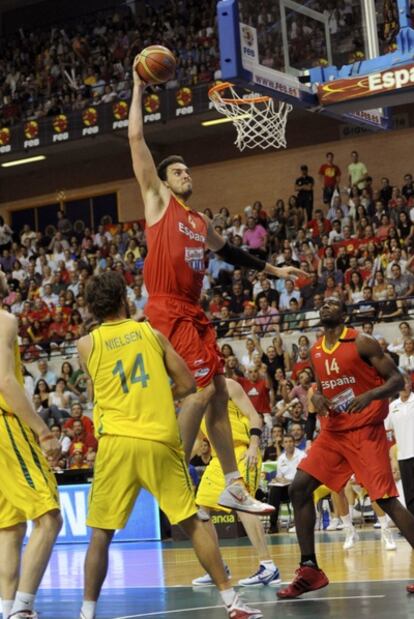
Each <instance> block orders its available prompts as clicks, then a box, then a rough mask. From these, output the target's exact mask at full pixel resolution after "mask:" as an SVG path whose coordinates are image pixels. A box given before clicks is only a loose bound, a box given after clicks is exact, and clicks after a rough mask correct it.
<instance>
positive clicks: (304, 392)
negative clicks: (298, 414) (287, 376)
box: [284, 368, 313, 419]
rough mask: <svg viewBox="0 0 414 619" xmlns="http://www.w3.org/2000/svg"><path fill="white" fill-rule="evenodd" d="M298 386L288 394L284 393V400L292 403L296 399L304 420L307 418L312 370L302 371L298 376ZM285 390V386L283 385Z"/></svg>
mask: <svg viewBox="0 0 414 619" xmlns="http://www.w3.org/2000/svg"><path fill="white" fill-rule="evenodd" d="M298 378H299V381H298V384H297V385H295V386H294V387H293V389H292V390H291V391H290V393H289V394H286V393H284V399H285V400H287V401H288V402H292V401H293V400H295V399H296V398H297V399H298V400H299V402H300V403H301V404H302V407H303V411H304V415H305V417H304V418H305V419H307V417H308V394H309V389H310V387H311V384H312V378H313V375H312V370H311V369H310V368H307V369H304V370H302V371H301V372H299V374H298ZM285 388H286V385H285Z"/></svg>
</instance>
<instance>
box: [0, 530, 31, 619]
mask: <svg viewBox="0 0 414 619" xmlns="http://www.w3.org/2000/svg"><path fill="white" fill-rule="evenodd" d="M25 533H26V523H25V522H24V523H20V524H16V525H15V526H13V527H7V528H5V529H0V548H1V552H2V555H3V557H7V560H4V561H0V597H1V599H2V604H3V617H8V616H9V615H10V613H11V609H12V606H13V601H14V597H15V595H16V591H17V584H18V582H19V573H20V560H21V552H22V545H23V539H24V535H25Z"/></svg>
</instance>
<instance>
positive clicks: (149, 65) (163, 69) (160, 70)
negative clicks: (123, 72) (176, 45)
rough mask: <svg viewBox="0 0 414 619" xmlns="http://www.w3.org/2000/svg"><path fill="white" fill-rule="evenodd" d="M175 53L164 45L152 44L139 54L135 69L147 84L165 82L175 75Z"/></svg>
mask: <svg viewBox="0 0 414 619" xmlns="http://www.w3.org/2000/svg"><path fill="white" fill-rule="evenodd" d="M175 67H176V60H175V56H174V54H173V53H172V52H171V51H170V50H169V49H168V48H167V47H164V46H163V45H150V46H149V47H146V48H145V49H143V50H142V52H141V53H140V54H139V56H138V62H137V64H136V65H135V70H136V72H137V73H138V75H139V77H140V79H141V80H142V81H143V82H145V83H146V84H164V83H165V82H168V80H170V79H172V78H173V77H174V75H175Z"/></svg>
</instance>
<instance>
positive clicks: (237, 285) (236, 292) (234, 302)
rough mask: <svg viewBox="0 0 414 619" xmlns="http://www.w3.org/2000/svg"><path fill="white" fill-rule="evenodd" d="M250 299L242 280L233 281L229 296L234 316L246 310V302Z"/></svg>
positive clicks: (230, 308)
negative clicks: (244, 290)
mask: <svg viewBox="0 0 414 619" xmlns="http://www.w3.org/2000/svg"><path fill="white" fill-rule="evenodd" d="M246 301H249V297H248V295H246V294H245V293H244V292H243V286H242V283H241V281H238V282H233V285H232V292H231V294H230V296H229V305H228V306H229V310H230V313H231V315H232V316H240V315H241V314H243V311H244V304H245V303H246Z"/></svg>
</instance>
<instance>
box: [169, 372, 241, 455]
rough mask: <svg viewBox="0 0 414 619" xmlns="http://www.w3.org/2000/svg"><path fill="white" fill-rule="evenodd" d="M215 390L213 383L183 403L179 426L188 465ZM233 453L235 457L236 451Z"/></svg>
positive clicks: (188, 397)
mask: <svg viewBox="0 0 414 619" xmlns="http://www.w3.org/2000/svg"><path fill="white" fill-rule="evenodd" d="M215 389H216V387H215V384H214V382H213V381H212V382H211V383H210V384H209V385H207V387H205V388H204V389H200V391H197V393H192V394H191V395H189V396H187V397H186V398H185V399H184V400H183V401H182V404H181V410H180V414H179V415H178V425H179V428H180V434H181V438H182V441H183V447H184V453H185V458H186V462H187V463H188V462H189V461H190V458H191V452H192V450H193V447H194V443H195V441H196V438H197V435H198V432H199V430H200V424H201V420H202V419H203V417H204V413H205V412H206V410H207V406H208V404H209V402H210V400H211V398H212V397H213V394H214V392H215ZM232 451H233V455H234V449H232Z"/></svg>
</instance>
